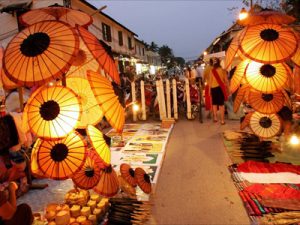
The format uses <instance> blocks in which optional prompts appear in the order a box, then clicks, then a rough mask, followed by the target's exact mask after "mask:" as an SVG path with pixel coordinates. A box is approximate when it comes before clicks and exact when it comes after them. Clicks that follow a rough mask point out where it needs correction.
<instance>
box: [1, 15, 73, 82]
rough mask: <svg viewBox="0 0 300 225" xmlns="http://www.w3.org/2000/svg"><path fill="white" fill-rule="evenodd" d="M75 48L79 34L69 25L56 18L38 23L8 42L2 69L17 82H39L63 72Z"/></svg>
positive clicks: (70, 60) (51, 78)
mask: <svg viewBox="0 0 300 225" xmlns="http://www.w3.org/2000/svg"><path fill="white" fill-rule="evenodd" d="M78 47H79V40H78V36H77V35H76V33H75V31H74V30H73V29H72V28H71V27H70V26H68V25H66V24H65V23H62V22H56V21H45V22H39V23H36V24H33V25H31V26H29V27H27V28H25V29H24V30H22V31H21V32H20V33H18V34H17V35H16V36H15V37H14V38H13V39H12V40H11V41H10V42H9V44H8V46H7V48H6V50H5V53H4V59H3V69H4V71H5V74H6V75H7V76H8V78H9V79H10V80H12V81H14V82H16V83H17V84H19V85H22V86H23V85H24V86H30V87H31V86H34V85H42V84H45V82H48V81H51V80H55V79H57V78H61V77H62V75H63V74H64V73H66V71H67V70H68V69H69V67H70V66H71V64H72V61H73V60H74V58H75V56H76V55H77V53H78Z"/></svg>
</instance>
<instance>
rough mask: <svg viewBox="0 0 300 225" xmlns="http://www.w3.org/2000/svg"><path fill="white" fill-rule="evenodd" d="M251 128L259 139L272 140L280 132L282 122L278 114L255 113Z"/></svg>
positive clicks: (252, 117) (251, 120)
mask: <svg viewBox="0 0 300 225" xmlns="http://www.w3.org/2000/svg"><path fill="white" fill-rule="evenodd" d="M250 128H251V130H252V131H253V133H254V134H256V135H257V136H259V137H262V138H271V137H273V136H275V135H277V134H278V133H279V132H280V130H281V122H280V119H279V117H278V116H277V115H276V114H261V113H259V112H255V113H253V114H252V116H251V119H250Z"/></svg>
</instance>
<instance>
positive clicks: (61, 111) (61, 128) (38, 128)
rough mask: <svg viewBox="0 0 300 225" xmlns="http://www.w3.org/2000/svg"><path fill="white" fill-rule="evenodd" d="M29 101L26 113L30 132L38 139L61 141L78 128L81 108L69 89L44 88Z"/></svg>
mask: <svg viewBox="0 0 300 225" xmlns="http://www.w3.org/2000/svg"><path fill="white" fill-rule="evenodd" d="M38 90H39V91H38V92H37V93H35V94H33V95H32V96H31V97H30V98H29V99H28V101H27V105H26V107H25V108H24V113H26V117H25V118H27V119H28V124H29V127H30V130H31V131H32V132H33V133H34V134H35V135H36V136H38V137H43V138H45V139H59V138H63V137H66V136H67V135H68V133H70V132H72V131H73V130H74V129H76V128H77V124H78V120H79V119H80V115H81V107H80V104H79V99H78V98H77V96H76V94H75V93H74V92H73V91H72V90H71V89H70V88H67V87H62V86H53V87H43V88H40V89H38Z"/></svg>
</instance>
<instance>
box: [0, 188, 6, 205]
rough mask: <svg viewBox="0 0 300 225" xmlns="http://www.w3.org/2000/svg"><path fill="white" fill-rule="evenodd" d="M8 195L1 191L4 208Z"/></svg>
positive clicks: (1, 203) (1, 202)
mask: <svg viewBox="0 0 300 225" xmlns="http://www.w3.org/2000/svg"><path fill="white" fill-rule="evenodd" d="M7 200H8V199H7V195H6V194H5V192H4V191H0V206H2V205H3V204H4V203H5V202H7Z"/></svg>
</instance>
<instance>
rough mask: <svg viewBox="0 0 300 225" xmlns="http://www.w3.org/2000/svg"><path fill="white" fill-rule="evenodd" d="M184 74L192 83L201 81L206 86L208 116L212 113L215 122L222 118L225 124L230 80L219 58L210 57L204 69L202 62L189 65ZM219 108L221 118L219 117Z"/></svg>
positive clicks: (222, 123)
mask: <svg viewBox="0 0 300 225" xmlns="http://www.w3.org/2000/svg"><path fill="white" fill-rule="evenodd" d="M184 76H185V77H186V78H188V79H189V82H190V83H191V84H194V83H195V82H196V83H198V82H201V84H202V85H203V87H204V90H205V91H204V92H205V94H204V96H205V109H206V110H207V111H208V118H210V116H211V114H212V118H213V122H215V123H217V122H218V121H219V120H220V123H221V125H224V124H225V105H224V103H225V101H227V100H228V96H229V95H230V92H229V81H228V76H227V72H226V70H224V69H222V67H221V64H220V59H219V58H210V59H209V62H208V63H207V64H206V65H205V67H204V69H203V67H202V66H201V64H196V65H195V66H189V67H188V68H187V69H185V70H184ZM218 110H219V111H220V118H218Z"/></svg>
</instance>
